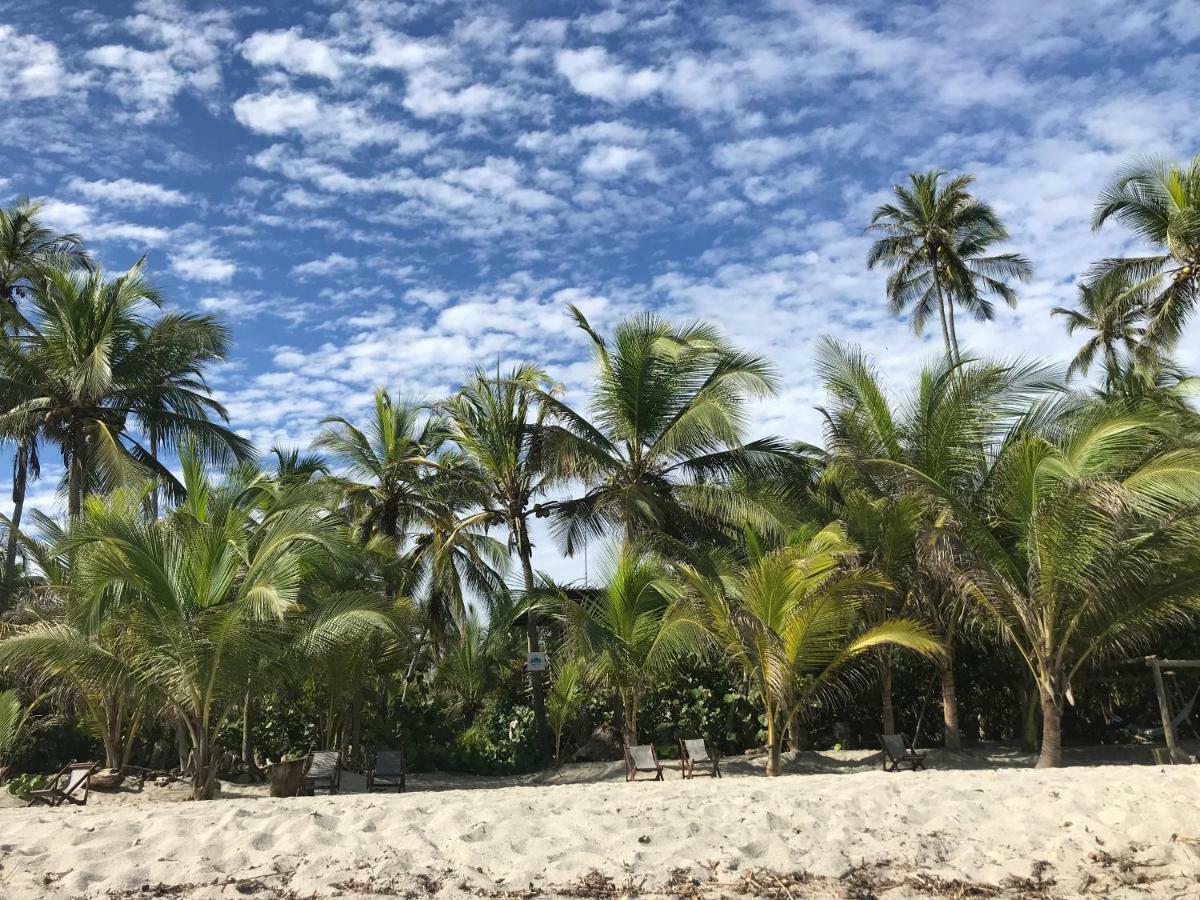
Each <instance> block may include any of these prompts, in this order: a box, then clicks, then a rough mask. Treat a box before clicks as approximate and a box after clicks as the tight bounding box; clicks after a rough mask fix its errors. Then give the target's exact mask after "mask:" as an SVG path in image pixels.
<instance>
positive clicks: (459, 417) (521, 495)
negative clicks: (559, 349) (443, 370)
mask: <svg viewBox="0 0 1200 900" xmlns="http://www.w3.org/2000/svg"><path fill="white" fill-rule="evenodd" d="M542 390H545V391H551V390H552V388H551V386H550V384H549V380H548V379H547V378H546V376H545V375H544V374H543V373H542V372H541V371H540V370H538V369H536V368H535V367H533V366H531V365H521V366H517V367H516V368H514V369H512V370H511V371H510V372H508V373H507V374H505V375H504V377H500V375H499V373H497V375H496V377H494V378H493V377H489V376H488V375H487V374H486V373H485V372H484V371H483V370H482V369H477V370H476V371H475V373H474V376H473V377H472V378H471V379H469V380H468V381H467V383H466V384H464V385H463V387H462V388H461V389H460V390H459V391H458V392H457V393H456V394H455V395H454V396H453V397H451V398H450V399H448V400H446V401H443V402H442V403H441V404H440V405H439V409H440V411H441V412H442V414H443V415H444V416H445V419H446V423H447V425H448V427H449V437H450V439H451V440H452V441H453V442H454V444H455V445H456V446H457V447H458V448H459V450H460V451H461V452H462V454H463V455H464V456H465V460H464V461H462V462H463V464H459V465H454V466H452V467H450V468H449V469H447V471H449V472H451V474H453V475H454V476H455V477H456V478H459V479H462V480H464V481H465V482H466V483H467V484H468V485H469V486H470V487H471V489H472V490H471V493H472V496H473V497H475V498H476V499H477V500H478V501H479V504H480V508H479V510H478V511H477V512H476V513H474V514H473V515H471V516H468V517H467V518H466V519H464V525H469V526H474V527H483V528H488V527H491V526H493V525H501V526H503V527H504V528H505V529H506V530H507V532H508V548H509V550H510V552H515V553H516V555H517V558H518V559H519V560H520V562H521V572H522V575H523V579H524V590H525V594H526V595H527V596H532V594H533V592H534V590H535V588H536V583H535V578H534V570H533V542H532V541H531V540H530V537H529V517H530V515H531V514H532V512H533V505H534V504H535V503H536V502H537V501H538V500H540V499H541V498H543V497H544V496H545V494H546V491H547V490H548V489H549V488H550V486H551V485H552V484H553V482H554V473H553V471H552V469H551V467H550V466H549V465H548V461H547V459H546V445H545V429H544V427H543V419H544V414H545V408H544V406H543V405H542V404H540V403H538V401H537V395H538V392H539V391H542ZM525 631H526V640H527V642H528V646H529V651H530V652H536V651H538V650H540V649H541V638H540V636H539V633H538V619H537V614H536V610H535V609H534V608H533V607H531V608H530V609H529V611H528V612H527V614H526V615H525ZM530 676H531V681H532V688H533V690H532V700H533V712H534V722H535V726H536V728H537V733H538V743H539V749H540V751H541V753H542V757H543V760H544V761H549V756H550V742H549V735H550V730H549V724H548V722H547V719H546V704H545V683H544V679H543V673H542V672H531V673H530Z"/></svg>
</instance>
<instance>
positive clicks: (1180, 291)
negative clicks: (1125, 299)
mask: <svg viewBox="0 0 1200 900" xmlns="http://www.w3.org/2000/svg"><path fill="white" fill-rule="evenodd" d="M1109 219H1116V220H1117V221H1118V222H1120V223H1121V224H1122V225H1125V226H1126V227H1127V228H1130V229H1132V230H1133V231H1134V232H1135V233H1136V234H1137V235H1138V236H1139V237H1141V238H1142V239H1143V240H1145V241H1146V242H1148V243H1149V244H1151V245H1153V246H1154V247H1155V248H1156V249H1157V250H1158V251H1160V252H1158V253H1156V254H1154V255H1151V256H1139V257H1126V258H1120V259H1105V260H1101V261H1100V262H1099V263H1097V265H1096V267H1095V269H1094V271H1093V277H1094V278H1103V277H1105V276H1107V275H1109V274H1110V273H1113V272H1119V273H1121V275H1122V277H1125V278H1127V279H1128V280H1129V282H1130V284H1131V286H1132V288H1133V289H1134V290H1135V291H1137V292H1138V293H1139V294H1144V304H1145V310H1146V314H1147V317H1148V320H1149V321H1148V324H1147V326H1146V335H1145V337H1146V340H1147V341H1149V342H1150V343H1151V344H1153V345H1155V346H1157V347H1162V348H1166V349H1169V348H1171V347H1172V346H1173V345H1174V344H1175V342H1176V341H1177V340H1178V338H1179V334H1180V331H1181V330H1182V328H1183V325H1184V323H1185V322H1186V321H1187V318H1188V316H1189V315H1191V312H1192V309H1193V308H1194V307H1195V305H1196V300H1197V297H1198V296H1200V154H1197V155H1196V156H1195V157H1193V158H1192V160H1191V162H1188V163H1184V164H1182V165H1180V164H1176V163H1172V162H1170V161H1168V160H1165V159H1162V158H1159V157H1145V158H1143V159H1139V160H1135V161H1134V162H1133V163H1131V164H1130V165H1128V166H1126V167H1125V168H1124V169H1123V170H1122V171H1121V172H1120V173H1119V174H1118V175H1117V177H1116V179H1115V180H1114V181H1113V182H1112V184H1110V185H1109V186H1108V187H1107V188H1106V189H1105V190H1104V192H1103V193H1101V195H1100V198H1099V199H1098V200H1097V201H1096V207H1095V210H1094V212H1093V213H1092V228H1093V229H1099V228H1101V227H1102V226H1103V225H1104V223H1105V222H1107V221H1108V220H1109ZM1135 299H1137V298H1135Z"/></svg>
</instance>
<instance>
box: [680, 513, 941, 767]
mask: <svg viewBox="0 0 1200 900" xmlns="http://www.w3.org/2000/svg"><path fill="white" fill-rule="evenodd" d="M856 553H857V548H856V547H855V546H854V544H853V542H851V541H850V539H849V538H848V537H847V536H846V533H845V531H844V530H843V529H842V528H841V527H840V526H839V525H836V524H831V525H827V526H825V527H824V528H822V529H820V530H816V529H808V530H804V531H799V532H796V533H794V534H792V535H791V536H789V537H788V538H787V539H786V540H785V541H784V542H783V543H782V544H781V545H780V546H778V547H776V548H774V549H768V548H767V547H765V546H763V545H762V544H761V542H760V541H759V540H758V539H757V538H756V537H755V536H754V535H753V533H748V535H747V542H746V547H745V555H744V559H743V560H742V561H740V562H738V561H735V560H727V561H726V565H725V566H723V569H724V571H723V573H722V575H721V577H720V578H715V579H714V578H712V577H710V576H709V575H708V574H707V573H705V572H703V571H701V570H698V569H692V568H690V567H687V566H682V567H680V568H681V570H682V571H683V572H684V574H685V578H686V579H687V582H688V584H689V586H690V588H691V590H692V592H693V594H694V596H695V597H696V598H697V600H698V607H699V609H700V611H701V615H702V616H703V617H704V618H705V620H706V622H707V624H708V627H709V628H710V629H711V630H712V633H713V634H714V636H715V637H716V639H717V642H718V643H719V645H720V646H721V648H722V649H723V650H724V652H725V653H726V654H727V655H728V656H729V658H730V659H733V660H736V661H737V662H738V664H739V665H740V666H741V667H742V668H743V669H744V670H745V671H746V674H747V676H748V677H750V678H752V679H753V681H754V683H755V685H756V686H757V687H758V690H759V694H760V695H761V697H762V704H763V712H764V715H765V718H766V725H767V745H768V747H769V749H770V757H769V759H768V763H767V774H768V775H778V774H779V773H780V768H781V757H780V750H781V744H782V737H783V725H784V724H785V723H786V722H787V721H789V720H790V719H792V718H793V717H795V716H800V715H803V714H804V713H805V712H806V710H807V706H808V705H809V704H810V703H811V702H812V701H813V700H814V699H816V698H818V697H819V696H823V695H828V694H829V693H830V692H831V691H834V692H835V691H837V690H838V688H839V678H841V677H842V676H844V675H845V674H846V672H847V667H848V666H849V664H850V663H851V662H852V661H854V660H855V659H856V658H857V657H860V656H862V655H863V654H866V653H868V652H870V651H873V650H875V649H877V648H878V647H880V646H882V645H885V644H892V645H899V646H904V647H909V648H910V649H913V650H916V651H918V652H921V653H927V654H933V653H935V652H936V651H937V649H938V647H939V644H938V642H937V640H936V639H935V638H934V637H932V636H931V635H930V634H929V633H928V632H926V631H925V629H924V628H923V627H922V626H920V625H918V624H917V623H915V622H911V621H905V620H898V619H889V620H884V621H881V622H878V623H877V624H875V625H873V626H872V627H868V628H863V627H862V626H863V605H864V602H865V600H866V596H867V594H868V593H869V592H871V591H874V590H878V589H881V588H885V587H887V581H886V579H884V578H883V577H882V576H881V575H880V574H879V573H878V572H875V571H873V570H871V569H869V568H865V567H862V566H859V565H857V564H856V560H855V557H856Z"/></svg>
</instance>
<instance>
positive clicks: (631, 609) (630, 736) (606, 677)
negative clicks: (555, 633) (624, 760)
mask: <svg viewBox="0 0 1200 900" xmlns="http://www.w3.org/2000/svg"><path fill="white" fill-rule="evenodd" d="M680 596H681V584H680V582H679V581H678V579H676V578H674V577H673V576H672V573H671V571H670V570H669V569H668V568H667V566H666V565H665V564H664V563H663V562H662V561H661V560H660V559H658V558H657V557H655V556H654V555H652V554H650V553H648V552H646V551H645V550H643V549H641V548H638V547H636V546H634V545H630V544H626V545H624V546H623V547H622V548H621V549H620V550H619V551H617V552H616V553H615V554H614V555H613V557H612V559H611V560H610V561H609V565H608V575H607V578H606V579H605V581H604V586H603V587H602V588H599V589H597V590H594V591H584V592H582V594H580V595H576V596H572V595H571V593H569V592H564V591H560V592H558V593H557V596H556V598H555V600H554V602H553V606H554V612H555V614H556V615H557V617H558V618H559V619H560V621H561V622H562V623H563V625H564V628H565V634H566V638H565V641H566V644H565V647H564V653H565V654H566V655H567V656H568V657H575V658H578V659H580V660H582V661H583V662H584V664H585V665H586V666H587V677H588V679H589V681H591V682H592V683H595V684H602V685H605V686H607V687H608V688H610V689H612V690H614V691H615V692H616V693H617V695H618V696H619V697H620V700H621V723H622V733H623V736H624V739H625V742H626V743H627V744H629V745H633V744H636V743H637V737H638V735H637V719H638V712H639V711H640V709H641V701H642V697H643V696H644V695H645V693H646V691H647V690H648V689H649V688H650V686H651V683H652V681H653V679H654V678H655V677H657V676H659V675H662V674H663V673H665V672H667V671H669V670H670V668H671V667H672V666H674V665H675V664H676V663H677V661H678V660H679V659H680V658H681V657H683V656H685V655H687V654H690V653H694V652H695V651H697V650H698V649H699V648H700V647H701V646H702V645H703V641H704V628H703V624H702V622H701V620H700V619H699V617H697V616H696V614H695V612H694V611H693V609H692V608H691V607H690V606H689V605H688V604H686V603H682V602H680Z"/></svg>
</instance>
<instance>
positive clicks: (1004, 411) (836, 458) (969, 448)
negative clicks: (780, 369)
mask: <svg viewBox="0 0 1200 900" xmlns="http://www.w3.org/2000/svg"><path fill="white" fill-rule="evenodd" d="M816 365H817V373H818V375H819V376H820V378H821V380H822V382H823V383H824V386H825V390H826V392H827V395H828V401H827V404H826V406H825V407H824V408H823V409H822V412H823V414H824V416H825V439H826V444H827V446H828V448H829V454H830V463H829V466H830V470H831V472H832V473H833V474H834V475H836V476H837V477H838V478H839V480H840V481H841V482H842V483H843V490H845V489H846V488H845V486H846V485H849V486H851V487H852V488H857V489H860V490H863V491H865V492H866V493H867V494H868V496H870V497H874V498H878V499H881V500H883V501H884V502H885V504H889V505H893V506H896V505H901V504H903V505H906V506H907V505H908V504H910V503H911V502H912V501H911V499H910V498H909V495H910V494H913V493H914V487H913V484H912V483H911V481H910V479H908V478H907V477H902V476H900V475H899V474H898V473H897V470H896V468H895V467H896V466H897V465H902V466H903V467H905V469H906V470H911V471H912V472H915V473H920V477H923V478H928V479H930V480H933V481H936V482H937V483H939V484H942V485H944V487H945V490H946V491H948V492H953V493H954V494H955V496H957V497H958V498H959V502H960V503H961V504H963V505H965V506H977V505H978V504H980V503H981V502H982V496H983V492H984V490H985V488H986V486H987V473H988V460H989V459H990V456H991V454H992V453H993V451H994V449H995V446H996V444H997V443H998V442H999V440H1000V439H1001V438H1002V436H1003V434H1004V432H1005V429H1006V428H1007V427H1009V426H1011V425H1012V423H1013V422H1015V421H1017V420H1018V419H1019V418H1020V416H1021V415H1022V414H1023V413H1025V412H1026V411H1027V410H1028V409H1029V406H1030V404H1031V403H1033V402H1034V401H1036V400H1038V399H1039V398H1041V397H1042V396H1043V392H1044V391H1046V390H1047V389H1053V388H1055V387H1057V384H1056V382H1055V379H1054V378H1053V373H1052V372H1050V371H1048V370H1046V369H1044V368H1041V367H1039V366H1034V365H1029V364H1020V363H1018V364H1013V365H1008V364H998V363H971V362H970V361H968V362H967V363H965V364H963V365H958V364H956V363H952V362H950V361H949V360H948V359H947V360H944V361H940V362H938V363H935V364H931V365H929V366H927V367H925V368H924V369H923V370H922V371H921V373H920V375H919V376H918V379H917V383H916V385H915V386H914V387H913V388H912V389H911V390H910V391H909V392H908V394H907V396H903V397H901V398H893V397H891V396H889V393H888V391H887V389H886V386H885V385H884V383H883V379H882V378H881V376H880V374H879V372H878V370H877V369H876V368H875V366H874V364H873V363H872V362H871V360H870V359H868V358H867V357H866V355H864V354H863V353H862V351H861V350H859V349H857V348H855V347H852V346H849V345H845V344H841V343H838V342H837V341H834V340H832V339H828V338H827V339H825V340H824V341H823V342H822V343H821V344H820V345H819V347H818V349H817V354H816ZM888 464H891V465H888ZM916 496H917V498H918V500H919V502H920V505H921V506H922V511H921V513H920V516H921V520H920V524H919V526H918V527H917V530H916V535H915V538H916V542H915V545H914V546H913V547H912V554H913V556H912V562H913V566H912V567H909V568H907V569H906V571H905V576H906V577H907V578H908V579H909V580H908V581H907V583H903V584H898V585H897V588H898V590H900V591H901V592H902V593H903V594H904V595H905V596H906V598H907V603H908V608H909V609H912V610H914V611H918V614H919V615H920V617H921V618H922V620H923V621H926V622H928V623H929V624H930V625H931V626H932V628H933V629H934V631H935V632H936V633H937V635H938V637H939V638H940V639H941V641H942V643H943V646H944V652H943V653H942V654H941V655H940V656H939V657H938V658H937V660H936V662H937V666H938V670H939V676H940V680H941V688H942V713H943V725H944V729H945V739H946V746H947V748H949V749H958V748H959V746H960V737H959V731H958V701H957V685H956V682H955V665H954V659H955V650H956V646H957V643H958V633H959V631H960V629H961V626H962V622H963V617H964V614H965V612H966V609H965V606H964V598H963V595H962V592H961V591H960V590H958V589H957V586H956V585H955V584H953V583H951V582H950V581H949V580H948V573H950V572H952V571H953V569H954V560H955V553H956V551H957V549H958V547H959V543H960V540H961V539H960V536H959V535H958V534H957V531H956V528H955V521H954V519H953V517H948V516H947V515H946V509H947V508H946V506H945V505H944V504H942V503H940V502H939V503H932V502H929V495H928V494H926V493H924V492H919V491H918V492H916ZM892 574H893V576H895V575H897V574H899V573H897V572H896V571H893V572H892Z"/></svg>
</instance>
